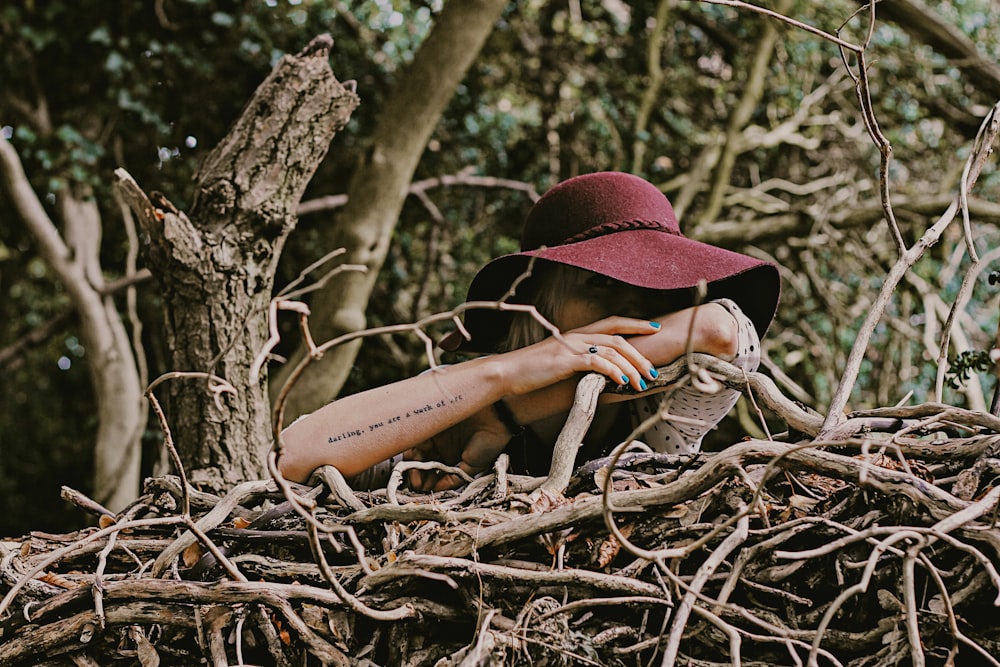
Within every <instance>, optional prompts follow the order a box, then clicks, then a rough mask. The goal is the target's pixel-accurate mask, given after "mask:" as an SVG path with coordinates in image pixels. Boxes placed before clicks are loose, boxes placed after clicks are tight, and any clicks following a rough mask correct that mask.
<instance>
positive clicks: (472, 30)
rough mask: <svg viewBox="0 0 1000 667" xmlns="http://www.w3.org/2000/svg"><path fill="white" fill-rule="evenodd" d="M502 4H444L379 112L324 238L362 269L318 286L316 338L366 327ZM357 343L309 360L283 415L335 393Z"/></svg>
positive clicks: (280, 376) (283, 374)
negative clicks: (434, 135) (372, 299)
mask: <svg viewBox="0 0 1000 667" xmlns="http://www.w3.org/2000/svg"><path fill="white" fill-rule="evenodd" d="M506 5H507V2H506V0H452V1H450V2H448V3H446V4H445V6H444V9H443V10H442V11H441V13H440V15H439V16H438V18H437V20H436V21H435V24H434V27H433V29H432V30H431V33H430V34H429V35H428V36H427V38H426V39H425V40H424V42H423V43H422V44H421V45H420V49H419V50H418V52H417V55H416V57H415V58H414V60H413V62H412V64H411V65H410V67H409V68H408V69H407V71H406V72H404V73H403V74H402V75H401V78H400V80H399V84H398V88H397V89H396V90H395V91H394V93H393V95H392V96H391V97H390V98H389V100H388V101H387V102H386V105H385V108H384V109H383V110H382V112H381V113H380V114H379V119H378V123H377V125H376V127H375V130H374V133H373V136H372V146H371V150H370V151H369V152H368V155H367V159H366V160H365V161H364V163H363V164H361V165H360V166H359V168H358V170H357V171H356V172H355V173H354V177H353V179H352V180H351V184H350V187H349V190H348V202H347V205H346V206H345V207H344V209H343V210H341V211H339V212H338V219H339V220H340V221H341V222H340V224H338V225H336V226H335V227H334V228H333V230H332V234H331V235H330V237H329V247H330V248H331V249H334V248H344V249H345V250H346V251H347V253H346V254H345V255H344V262H345V263H350V264H358V265H364V266H366V267H367V269H368V270H367V271H366V272H364V273H360V272H357V271H347V272H344V273H341V274H339V275H337V276H335V277H334V279H333V280H331V281H329V282H328V283H327V284H326V285H325V286H324V287H323V288H322V289H321V290H319V291H318V292H317V293H316V295H315V296H314V298H313V300H312V303H311V309H312V312H313V317H312V318H311V320H310V324H311V326H312V329H313V337H314V338H315V339H316V340H317V341H319V342H322V341H326V340H330V339H332V338H335V337H336V336H338V335H340V334H343V333H348V332H352V331H358V330H361V329H363V328H364V327H365V321H366V319H365V310H366V309H367V306H368V297H369V296H370V295H371V291H372V288H373V286H374V284H375V280H376V278H377V277H378V272H379V269H380V268H381V267H382V263H383V262H384V261H385V257H386V253H387V252H388V249H389V242H390V240H391V238H392V232H393V230H394V229H395V226H396V221H397V219H398V217H399V212H400V209H402V207H403V201H404V200H405V199H406V193H407V187H408V185H409V183H410V180H411V179H412V178H413V172H414V170H415V169H416V167H417V163H418V162H419V161H420V156H421V155H422V154H423V151H424V147H425V146H426V145H427V140H428V138H429V137H430V135H431V132H432V131H433V129H434V127H435V125H437V122H438V119H439V118H440V116H441V113H442V112H443V111H444V109H445V107H446V106H447V104H448V101H449V100H451V98H452V96H453V95H454V92H455V88H456V86H458V84H459V83H460V82H461V80H462V77H464V76H465V73H466V71H468V69H469V67H471V66H472V63H473V62H474V61H475V59H476V57H477V55H478V54H479V51H480V49H481V48H482V46H483V43H484V42H485V41H486V38H487V37H488V36H489V34H490V32H491V31H492V30H493V26H494V24H495V23H496V21H497V19H498V18H499V17H500V14H501V12H502V11H503V9H504V7H505V6H506ZM359 345H360V343H359V342H355V343H352V344H348V345H341V346H339V347H337V348H334V349H331V350H329V351H328V352H326V353H325V354H324V355H323V357H322V359H319V360H318V361H317V362H315V363H313V364H312V365H311V366H310V367H309V369H308V370H307V371H306V372H305V373H304V374H303V375H302V376H301V377H300V378H299V379H298V381H297V382H296V385H295V387H294V389H293V390H292V391H291V393H290V394H289V399H288V403H287V404H286V407H285V416H286V418H287V419H288V420H291V419H293V418H294V417H295V416H297V415H300V414H304V413H307V412H312V411H313V410H315V409H316V408H319V407H320V406H322V405H324V404H325V403H327V402H329V401H330V400H332V399H333V398H334V397H336V395H337V393H338V392H339V391H340V388H341V387H342V386H343V384H344V381H345V380H346V379H347V375H348V373H349V372H350V370H351V365H352V364H353V363H354V358H355V357H356V356H357V353H358V348H359ZM303 356H304V350H303V349H301V348H300V349H299V350H298V351H297V352H296V353H295V354H294V355H293V356H292V358H291V359H290V361H289V363H288V364H286V365H285V366H283V367H282V368H281V369H279V370H278V371H277V372H276V373H275V382H274V383H273V387H274V389H276V390H277V389H279V388H280V387H281V385H282V384H283V383H284V380H285V379H286V378H287V376H288V373H289V371H290V370H291V369H293V368H295V366H296V365H297V364H298V362H299V361H301V360H302V358H303Z"/></svg>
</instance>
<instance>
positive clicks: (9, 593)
mask: <svg viewBox="0 0 1000 667" xmlns="http://www.w3.org/2000/svg"><path fill="white" fill-rule="evenodd" d="M699 364H701V365H702V367H703V368H705V369H709V370H710V371H711V378H712V379H713V380H714V381H721V382H724V383H726V384H729V385H730V386H733V387H736V388H739V389H740V390H742V391H744V392H745V393H746V394H747V395H748V396H752V397H753V398H754V404H755V405H759V406H761V407H760V409H761V410H770V411H771V412H773V413H774V414H776V415H780V416H781V417H782V419H784V420H785V422H786V423H787V424H788V426H789V428H788V431H787V432H785V433H783V434H780V435H775V436H773V437H772V438H770V439H766V440H764V439H759V440H758V439H754V440H746V441H743V442H739V443H736V444H734V445H732V446H730V447H728V448H726V449H724V450H722V451H719V452H716V453H702V454H699V455H696V456H689V457H680V456H669V455H664V454H657V453H652V452H649V451H645V450H643V448H642V447H640V446H637V445H636V444H635V443H630V444H624V445H622V446H620V447H619V448H617V449H616V450H615V451H614V452H613V453H612V455H611V456H610V457H608V458H605V459H600V460H595V461H589V462H586V463H585V464H584V465H582V466H578V467H575V466H574V462H573V455H574V454H575V448H574V447H575V446H574V444H573V443H574V441H575V440H577V441H578V438H579V433H580V432H581V430H585V429H586V427H587V425H588V424H589V418H588V417H587V416H586V414H585V413H586V409H583V410H582V411H581V409H580V406H577V408H576V409H575V410H574V412H573V413H572V414H571V417H570V421H569V422H567V425H566V428H565V429H564V431H563V435H562V436H560V439H559V442H558V443H557V445H556V453H555V455H554V458H553V468H552V470H551V471H550V474H549V476H548V477H545V478H531V477H522V476H516V475H511V474H508V472H507V470H506V459H505V457H503V456H502V457H501V458H500V459H499V460H498V462H497V465H496V467H495V469H494V470H493V472H492V473H491V474H488V475H484V476H481V477H479V478H477V479H475V480H472V481H471V482H470V483H469V484H468V485H467V486H465V487H464V488H462V489H460V490H458V491H454V492H446V493H434V494H414V493H411V492H409V491H408V490H407V489H406V488H405V487H404V486H403V485H402V484H401V480H402V479H403V476H404V475H403V473H404V468H405V466H406V465H418V466H426V465H429V464H427V463H423V462H421V463H417V462H413V463H410V464H406V463H404V464H401V467H399V468H397V469H396V471H394V473H393V476H392V478H391V479H390V482H389V484H388V486H387V487H386V488H384V489H379V490H375V491H367V492H358V491H354V490H351V489H350V488H349V487H348V486H347V484H346V483H345V481H344V479H343V478H342V477H341V476H340V474H339V473H338V472H337V471H336V470H335V469H332V468H324V469H322V470H320V471H318V473H317V475H316V476H315V477H314V479H313V481H314V482H315V483H314V484H311V485H301V486H300V485H295V484H291V483H289V482H287V481H285V480H283V479H281V478H280V476H275V478H274V479H270V480H262V481H252V482H247V483H244V484H242V485H239V486H238V487H236V488H234V489H232V490H231V491H230V492H229V493H228V494H225V495H222V496H216V495H212V494H208V493H204V492H199V491H196V490H195V489H193V488H191V487H190V486H189V485H188V484H187V482H186V481H185V479H184V478H183V476H180V477H174V476H168V477H160V478H154V479H150V480H148V481H147V482H146V485H145V489H144V494H143V495H142V497H141V498H140V499H139V500H137V501H136V502H135V503H134V504H132V505H131V506H130V507H129V508H127V509H126V510H124V511H123V512H121V513H119V514H117V515H114V516H111V515H110V514H107V513H105V512H102V511H101V510H100V508H94V509H95V512H97V513H98V514H100V517H99V519H98V521H97V524H98V525H96V526H94V527H90V528H86V529H83V530H80V531H78V532H76V533H73V534H69V535H46V534H41V533H33V534H31V535H30V536H27V537H25V538H24V539H23V540H19V541H8V542H3V543H0V556H2V559H0V576H2V584H0V593H3V594H4V597H3V599H2V601H0V664H3V665H11V666H15V665H40V664H42V665H109V664H119V663H120V662H122V661H128V662H129V664H140V665H142V666H143V667H149V666H153V665H196V664H210V665H231V664H240V665H280V666H287V667H291V666H292V665H316V664H332V665H413V666H417V665H429V666H432V665H442V666H443V665H470V666H471V665H500V664H503V665H652V664H662V665H673V664H689V665H720V664H728V665H802V664H810V665H859V666H860V665H873V666H874V665H897V664H913V665H924V664H928V663H929V664H970V663H974V664H992V665H998V664H1000V662H998V661H997V659H996V658H994V657H992V656H998V655H1000V615H998V614H997V613H996V606H997V604H998V601H1000V598H998V594H1000V574H998V564H1000V529H998V527H997V523H996V511H997V507H998V500H1000V486H994V485H993V482H994V478H995V476H996V474H997V472H1000V469H998V467H997V462H998V459H997V458H996V457H997V456H998V452H1000V419H997V418H996V417H994V416H992V415H990V414H988V413H982V412H972V411H965V410H960V409H956V408H952V407H948V406H944V405H937V404H929V405H921V406H916V407H908V408H896V409H882V410H876V411H871V412H867V413H855V414H852V415H848V416H847V418H846V419H845V420H844V421H843V422H841V423H840V424H838V425H837V427H836V429H834V430H833V431H832V432H826V433H823V432H822V421H821V419H820V418H819V417H818V416H817V415H815V414H814V413H810V412H808V411H805V410H803V409H801V408H800V407H798V406H796V405H795V404H793V403H791V402H790V401H787V400H786V399H784V398H783V397H782V396H781V395H780V393H779V392H777V391H776V390H775V388H774V386H773V384H771V383H770V381H769V380H768V379H767V378H766V377H764V376H761V375H758V374H750V375H746V374H744V373H742V372H741V371H738V370H737V369H735V368H733V367H731V366H728V365H727V364H725V363H724V362H720V361H718V360H713V359H711V358H705V359H701V360H699ZM662 375H663V378H662V380H663V381H665V382H670V381H674V380H676V376H674V377H673V378H671V375H670V374H669V373H664V374H662ZM591 380H593V382H591V384H590V385H589V386H585V385H587V383H588V382H589V381H591ZM595 383H596V384H595ZM602 384H603V381H602V380H600V379H599V378H597V377H596V376H588V378H585V380H584V381H583V382H581V390H580V391H579V392H578V400H581V401H583V402H584V403H586V404H587V405H591V406H592V403H587V402H588V401H590V400H591V398H593V397H596V393H595V392H599V391H600V390H601V385H602ZM588 392H590V394H588ZM588 395H589V396H590V397H591V398H587V396H588ZM583 407H584V408H586V405H584V406H583ZM581 414H582V416H581ZM567 462H568V463H567ZM271 467H272V471H273V470H274V455H272V458H271ZM72 497H74V498H76V502H77V503H78V504H79V505H80V506H82V507H93V505H92V504H91V503H90V501H88V500H87V499H86V498H83V497H80V496H79V495H74V496H72ZM40 656H47V657H45V658H42V657H40Z"/></svg>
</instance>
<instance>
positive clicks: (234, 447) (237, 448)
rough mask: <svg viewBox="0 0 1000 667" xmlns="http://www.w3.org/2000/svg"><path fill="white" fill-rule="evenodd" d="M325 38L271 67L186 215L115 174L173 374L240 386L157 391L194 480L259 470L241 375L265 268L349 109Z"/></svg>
mask: <svg viewBox="0 0 1000 667" xmlns="http://www.w3.org/2000/svg"><path fill="white" fill-rule="evenodd" d="M331 45H332V40H331V39H330V38H329V36H321V37H317V38H316V39H314V40H313V41H312V42H311V43H310V44H309V45H308V46H307V47H306V48H305V49H304V50H303V51H302V52H301V53H299V54H297V55H295V56H286V57H285V58H284V59H282V61H281V62H280V63H279V64H278V65H277V66H276V67H275V69H274V71H273V72H272V73H271V75H270V76H269V77H268V78H267V79H266V80H265V81H264V82H263V83H262V84H261V86H260V87H259V88H258V89H257V91H256V93H255V94H254V96H253V98H252V99H251V100H250V102H249V103H248V104H247V106H246V108H245V109H244V110H243V113H242V115H241V116H240V118H239V119H238V120H237V121H236V123H235V124H234V125H233V127H232V129H231V130H230V132H229V134H228V135H227V136H226V137H225V138H224V139H223V140H222V141H221V142H220V143H219V145H218V146H217V147H216V148H215V149H214V150H213V151H212V152H211V153H210V154H209V155H208V157H207V158H206V159H205V162H204V164H202V166H201V168H200V169H199V171H198V173H197V174H196V176H195V180H196V182H197V186H198V189H197V194H196V197H195V200H194V205H193V206H192V208H191V211H190V214H189V215H185V213H183V212H181V211H178V210H177V209H176V208H174V207H173V205H172V204H170V202H169V201H168V200H167V199H166V197H164V196H163V195H162V194H159V193H152V194H151V195H150V196H149V197H147V196H146V195H145V194H144V193H143V192H142V190H141V189H140V188H139V187H138V186H137V185H136V184H135V182H134V181H132V179H131V178H130V177H129V176H128V175H127V174H125V173H124V172H122V171H119V173H118V178H119V183H118V185H119V187H120V188H121V190H122V192H123V194H124V195H125V198H126V201H128V202H129V205H130V206H131V208H132V209H133V210H134V211H135V212H136V214H137V217H138V218H139V220H140V224H141V225H142V227H143V230H144V231H145V233H146V234H147V235H148V237H149V243H148V245H147V246H146V247H145V248H144V251H145V255H146V259H147V263H148V265H149V267H150V269H151V270H152V272H153V273H154V275H155V276H156V278H157V280H158V281H159V283H160V285H161V287H162V290H163V300H164V309H165V325H166V328H167V342H168V345H169V348H170V353H171V363H172V368H173V370H175V371H193V372H201V373H212V374H214V375H216V376H218V377H221V378H223V379H225V380H227V381H228V382H229V383H230V384H231V385H232V386H233V387H237V388H238V391H239V393H238V394H236V395H233V394H228V393H227V394H217V393H213V392H209V391H207V386H206V381H205V380H204V379H191V378H179V379H176V380H174V381H172V382H169V383H167V385H166V389H165V390H164V392H165V393H166V395H167V415H168V418H169V420H170V426H171V429H172V432H173V433H174V434H176V439H175V442H176V445H177V448H178V451H179V454H180V456H181V462H182V464H183V465H184V467H185V469H186V470H185V471H186V473H187V474H188V475H189V478H190V479H191V481H192V482H194V483H197V484H200V485H202V486H207V487H210V488H227V487H230V486H232V485H233V484H235V483H237V482H240V481H243V480H247V479H257V478H260V477H262V476H265V475H266V469H265V466H264V460H263V457H262V456H261V454H262V453H263V452H264V451H266V450H267V448H268V447H269V446H270V433H271V430H270V409H269V401H268V396H267V386H266V384H267V380H266V374H261V376H260V378H259V380H258V381H257V382H251V380H250V369H251V366H252V363H253V361H254V358H255V356H256V355H257V354H258V353H259V352H260V351H261V349H262V348H263V346H264V342H265V341H266V339H267V312H268V303H269V301H270V299H271V296H272V295H271V288H272V285H273V280H274V271H275V266H276V263H277V260H278V257H279V255H280V252H281V249H282V246H283V244H284V242H285V239H286V238H287V236H288V234H289V233H290V232H291V231H292V229H293V228H294V226H295V223H296V217H295V210H296V207H297V206H298V203H299V199H300V198H301V196H302V193H303V191H304V190H305V187H306V185H307V183H308V182H309V179H310V178H311V177H312V175H313V173H314V171H315V169H316V167H317V165H318V164H319V163H320V161H321V160H322V159H323V157H324V156H325V155H326V151H327V149H328V147H329V145H330V141H331V140H332V138H333V136H334V135H335V134H336V132H337V131H339V130H340V129H341V128H342V127H343V126H344V125H345V124H346V123H347V121H348V120H349V118H350V116H351V113H352V112H353V110H354V109H355V108H356V107H357V105H358V97H357V95H356V94H355V93H354V91H353V90H350V89H348V88H345V87H344V86H343V85H341V84H340V82H338V81H337V79H336V78H335V77H334V75H333V72H332V71H331V70H330V66H329V63H328V56H329V50H330V47H331Z"/></svg>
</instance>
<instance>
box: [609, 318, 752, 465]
mask: <svg viewBox="0 0 1000 667" xmlns="http://www.w3.org/2000/svg"><path fill="white" fill-rule="evenodd" d="M712 303H717V304H719V305H720V306H723V307H724V308H725V309H726V310H728V311H729V312H730V313H732V315H733V317H735V318H736V322H737V323H738V325H739V333H738V348H737V352H736V357H735V358H734V359H733V360H732V362H731V363H732V364H734V365H735V366H737V367H738V368H742V369H743V370H745V371H747V372H752V371H755V370H757V367H758V366H759V365H760V338H759V337H758V335H757V330H756V328H755V327H754V325H753V322H751V321H750V318H748V317H747V316H746V315H744V314H743V311H742V310H740V307H739V306H737V305H736V304H735V303H734V302H733V301H731V300H729V299H717V300H715V301H712ZM739 397H740V394H739V392H738V391H735V390H733V389H728V388H723V389H722V390H721V391H719V392H718V393H716V394H706V393H704V392H702V391H699V390H698V389H696V388H695V387H693V386H692V385H690V384H685V385H684V386H683V387H681V388H680V389H677V390H676V391H673V392H666V393H663V394H655V395H653V396H646V397H644V398H639V399H636V400H634V401H629V409H630V411H631V416H632V425H633V427H636V426H638V425H639V424H641V423H643V422H644V421H646V420H647V419H649V418H650V417H652V416H653V415H656V414H657V413H658V412H660V411H661V410H665V411H666V414H667V418H666V419H665V420H663V419H661V420H658V421H656V422H655V423H654V424H653V426H652V427H651V428H650V429H649V430H647V431H645V432H644V433H643V434H641V435H640V436H639V440H642V441H643V442H645V443H646V444H647V445H649V446H650V447H651V448H652V449H654V450H655V451H657V452H660V453H663V454H694V453H696V452H697V451H698V450H699V449H701V441H702V439H703V438H704V437H705V434H706V433H708V431H710V430H711V429H712V428H714V427H715V425H716V424H718V423H719V422H720V421H722V418H723V417H725V416H726V414H727V413H728V412H729V411H730V410H731V409H732V408H733V406H734V405H736V401H737V400H739Z"/></svg>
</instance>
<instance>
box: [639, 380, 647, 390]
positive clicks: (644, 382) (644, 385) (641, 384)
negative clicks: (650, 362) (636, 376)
mask: <svg viewBox="0 0 1000 667" xmlns="http://www.w3.org/2000/svg"><path fill="white" fill-rule="evenodd" d="M639 389H642V390H643V391H645V390H646V381H645V380H639Z"/></svg>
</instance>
